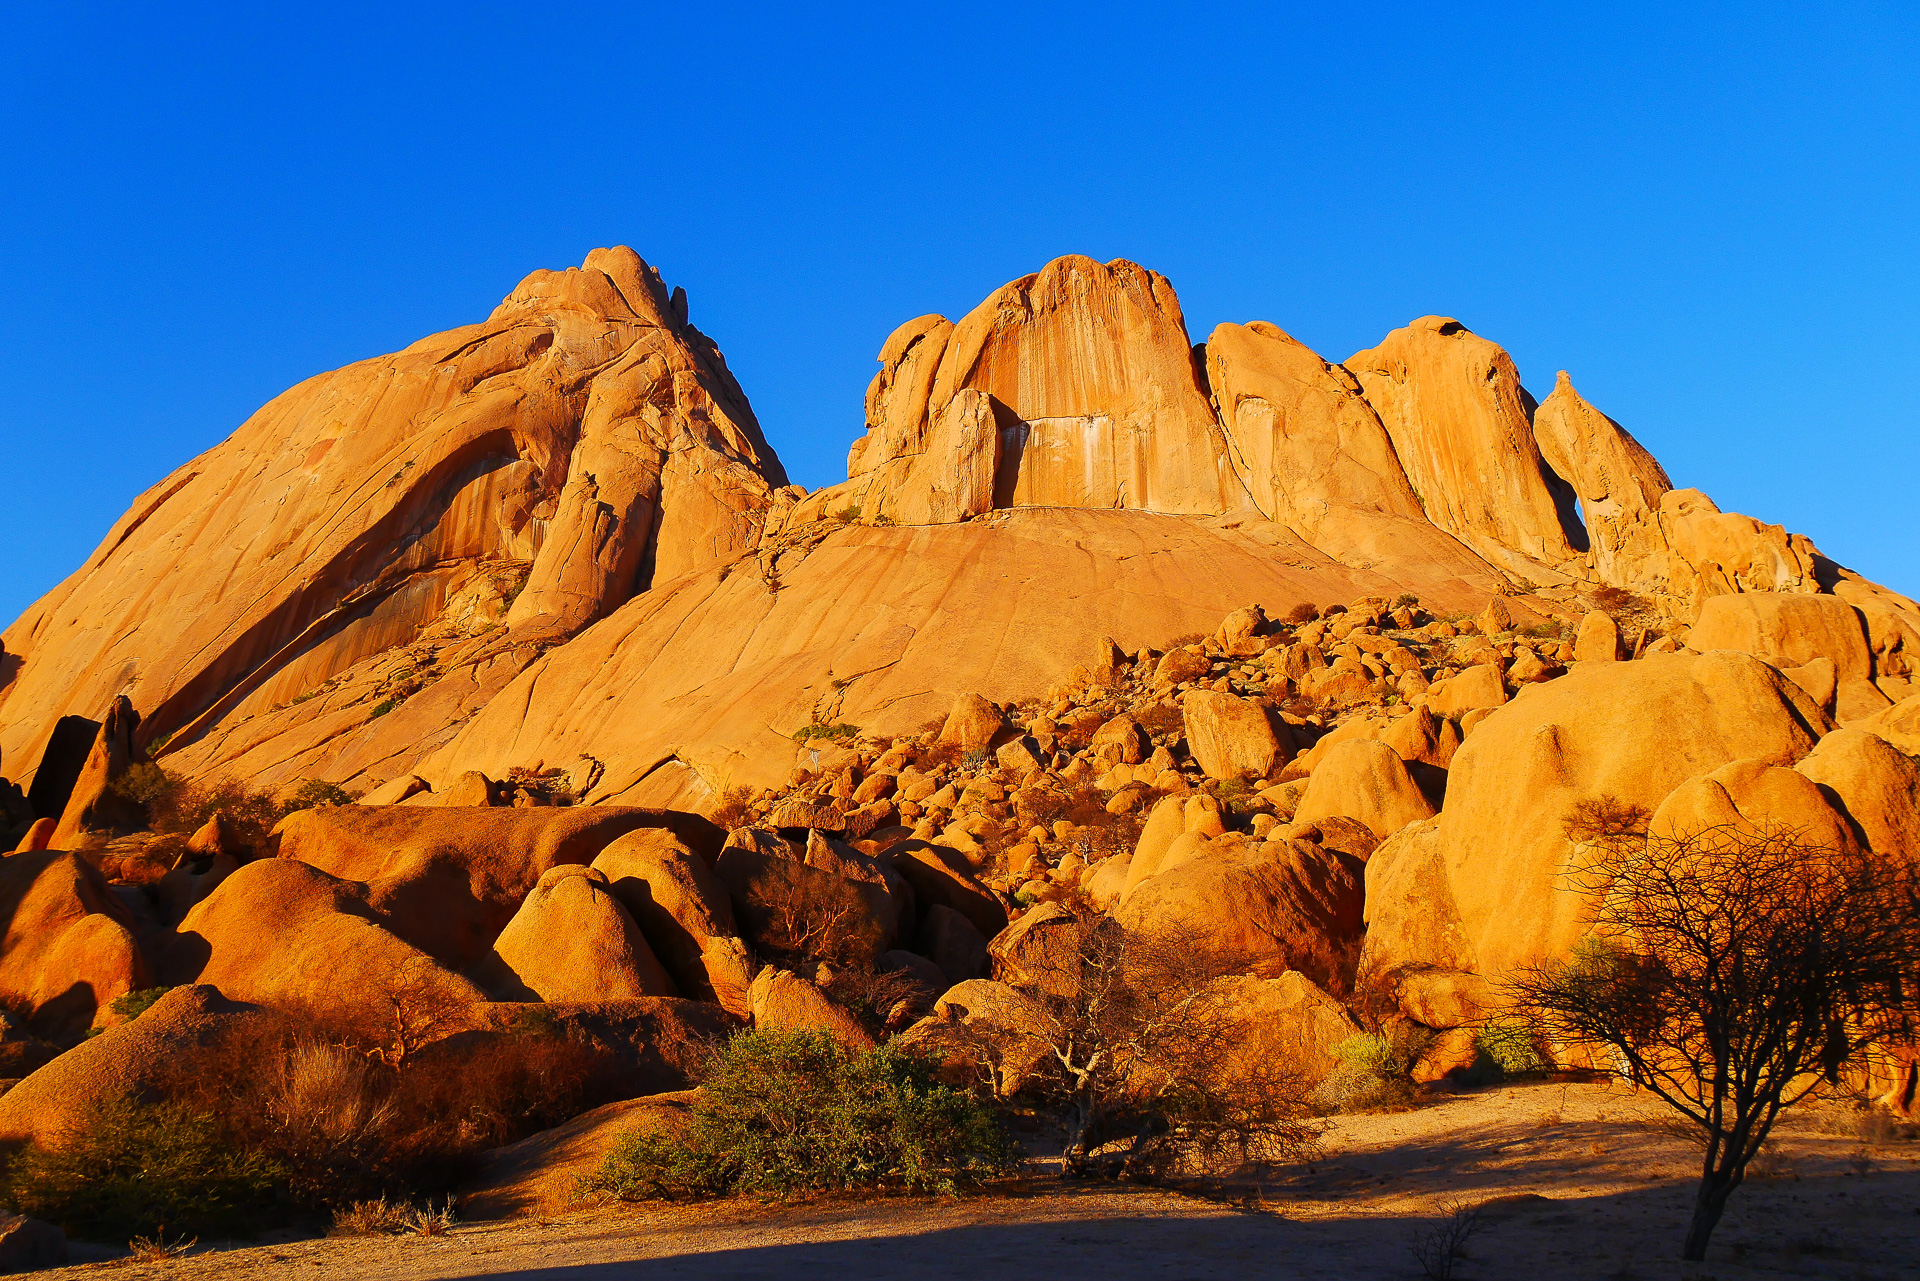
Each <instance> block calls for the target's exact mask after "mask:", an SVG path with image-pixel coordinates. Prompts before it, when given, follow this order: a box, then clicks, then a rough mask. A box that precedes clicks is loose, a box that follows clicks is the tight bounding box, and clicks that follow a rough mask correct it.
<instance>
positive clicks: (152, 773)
mask: <svg viewBox="0 0 1920 1281" xmlns="http://www.w3.org/2000/svg"><path fill="white" fill-rule="evenodd" d="M108 787H109V788H110V789H111V790H112V791H113V792H114V793H115V794H116V795H119V796H121V797H124V798H125V799H127V800H130V801H134V802H136V803H137V804H139V805H141V806H142V807H144V809H145V812H146V815H147V826H148V827H150V828H151V829H152V830H154V831H155V832H159V833H162V834H163V835H164V834H173V835H178V836H183V837H184V836H190V835H192V834H193V833H194V832H197V831H199V830H200V829H201V828H202V827H204V826H205V825H206V823H207V820H209V819H211V818H212V817H213V816H214V815H215V814H221V815H224V816H225V818H226V820H227V824H228V826H229V827H230V828H231V829H232V830H233V833H234V835H235V836H236V837H238V838H239V840H240V843H241V844H242V845H244V846H246V847H247V848H248V849H250V850H253V851H255V852H261V851H264V850H265V849H266V845H267V834H268V833H270V832H271V831H272V830H273V827H274V824H276V823H278V822H279V821H280V820H281V819H283V818H285V817H286V816H287V815H289V814H292V813H294V812H296V811H298V810H303V809H311V808H313V807H315V806H319V805H344V804H349V803H351V802H352V800H353V796H352V794H351V793H348V792H345V791H343V790H341V789H340V788H338V787H336V786H334V785H333V784H331V783H322V782H319V781H317V780H314V779H308V780H306V781H304V782H303V783H301V785H300V786H299V787H298V788H296V789H294V791H293V792H292V793H291V794H290V795H289V797H288V799H287V800H285V801H278V800H275V799H274V798H273V797H272V796H270V795H268V794H267V793H265V792H255V791H253V790H251V789H250V788H248V787H247V786H246V785H245V784H244V783H240V782H238V781H236V780H234V779H231V778H222V779H214V780H212V781H210V782H193V781H189V780H187V779H183V778H180V777H179V776H178V775H175V774H170V773H168V772H167V771H166V770H164V769H162V768H161V767H160V766H158V765H155V764H151V763H146V764H140V765H134V766H132V767H130V768H129V769H128V770H127V771H126V772H125V773H124V774H122V775H121V776H120V777H119V778H117V779H114V780H113V781H112V782H111V783H109V784H108Z"/></svg>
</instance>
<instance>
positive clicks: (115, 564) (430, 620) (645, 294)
mask: <svg viewBox="0 0 1920 1281" xmlns="http://www.w3.org/2000/svg"><path fill="white" fill-rule="evenodd" d="M784 481H785V476H784V474H783V473H782V472H781V471H780V465H779V463H778V461H777V460H775V459H774V457H773V455H772V453H771V451H770V450H768V449H767V447H766V444H765V442H764V440H763V438H762V437H761V435H760V430H759V427H758V425H757V424H756V423H755V422H754V419H753V414H752V411H751V410H750V409H749V408H748V406H747V402H746V398H745V397H744V396H743V395H742V394H741V393H740V390H739V388H738V387H737V386H736V385H735V384H734V381H733V379H732V376H731V375H730V374H729V373H728V372H727V369H726V365H725V363H724V361H723V360H722V359H721V357H720V354H719V352H718V350H717V349H716V348H715V347H714V346H713V344H712V342H711V341H709V340H708V339H707V338H705V336H704V335H701V334H700V333H699V331H697V330H695V329H693V328H692V327H691V326H690V325H688V324H687V323H686V318H685V307H684V296H682V295H677V294H676V295H674V296H673V297H669V295H668V293H667V291H666V289H665V287H664V286H663V285H662V284H661V282H660V279H659V276H658V275H657V274H656V273H655V272H654V271H653V270H652V269H651V268H649V267H648V266H647V265H646V264H645V263H643V262H641V261H640V259H639V258H638V257H637V256H636V255H635V254H634V253H633V252H632V251H631V250H628V249H612V250H596V251H595V252H594V253H593V254H591V255H590V256H589V257H588V259H587V262H586V264H585V265H584V266H582V267H580V268H576V269H573V270H569V271H564V272H550V271H539V272H535V273H534V274H533V275H531V276H529V277H528V278H527V279H526V280H525V281H523V282H522V283H521V284H520V286H519V287H518V288H517V289H515V290H514V291H513V292H512V293H511V294H510V295H508V297H507V299H506V300H505V301H504V302H503V303H501V305H500V307H499V308H498V309H496V310H495V312H494V313H493V315H492V316H491V317H489V318H488V319H487V320H486V321H484V322H482V323H481V324H477V325H469V326H467V327H465V328H461V329H455V330H450V331H448V332H447V333H444V334H437V335H435V336H433V337H431V338H426V339H422V340H421V341H420V342H418V343H415V344H414V345H413V346H411V347H409V348H408V349H407V350H405V351H403V352H399V353H396V354H395V355H391V356H382V357H379V358H377V359H373V360H366V361H361V362H360V363H358V364H355V365H349V366H347V367H346V368H344V369H340V370H336V371H335V372H333V373H330V374H322V375H320V376H318V377H315V378H312V379H309V380H308V381H306V382H304V383H302V384H300V385H299V386H297V387H295V388H293V389H292V390H290V391H288V392H286V393H284V394H282V395H281V396H279V397H277V398H276V399H275V400H273V401H272V402H271V403H269V404H268V405H266V406H265V407H264V408H262V409H261V410H260V411H259V412H258V413H256V414H255V415H254V416H253V417H252V418H250V419H249V420H248V421H247V422H246V423H245V424H243V425H242V426H241V427H240V429H239V430H238V431H236V432H235V433H234V434H233V435H232V436H231V437H229V438H228V439H227V440H226V441H224V442H222V443H221V444H219V445H217V446H215V447H214V448H213V449H211V450H209V451H208V452H207V453H205V454H203V455H201V456H200V457H199V458H196V459H194V460H193V461H192V462H190V463H188V464H186V465H185V466H184V467H182V468H180V470H178V471H176V472H175V473H174V474H173V475H171V476H169V477H167V478H166V479H165V480H163V481H161V482H160V483H159V484H158V485H156V486H154V487H153V488H152V489H151V490H149V491H147V493H145V494H143V495H142V496H141V497H140V498H139V499H138V500H137V501H136V502H135V504H134V506H133V508H132V509H131V510H130V511H129V512H128V513H127V515H126V516H125V517H123V518H122V519H121V521H120V522H119V523H118V524H117V525H116V526H115V527H114V528H113V530H112V531H111V532H110V533H109V534H108V536H107V538H106V539H105V541H103V542H102V543H101V545H100V548H99V550H98V551H96V552H95V553H94V555H93V556H92V557H91V558H90V559H89V560H88V562H87V563H86V564H85V565H84V566H82V567H81V568H80V569H79V570H78V571H76V572H75V573H74V574H73V575H72V576H71V577H69V578H68V579H67V581H66V582H64V583H62V584H61V585H60V586H59V587H58V588H56V589H55V590H54V591H53V592H51V593H49V594H48V595H47V596H46V597H45V598H44V599H42V600H41V601H40V602H39V603H38V604H36V605H35V606H34V607H33V608H32V609H30V610H29V611H28V612H27V613H26V614H25V615H24V616H23V617H22V618H21V619H20V620H19V621H18V622H17V623H15V624H14V625H13V626H12V627H11V628H9V629H8V630H7V632H6V635H5V646H6V651H7V653H8V654H9V655H19V656H21V660H22V665H21V667H20V669H19V670H18V671H17V673H15V674H14V676H13V679H12V681H11V682H10V683H9V684H8V685H7V686H6V687H5V692H4V699H5V702H4V704H3V706H4V709H5V714H4V716H0V754H4V756H5V758H6V759H7V760H8V761H10V762H15V761H23V760H25V761H33V762H37V761H38V759H39V756H40V754H41V751H42V749H43V747H44V745H45V743H46V742H47V740H48V738H49V737H50V735H51V733H52V729H53V726H54V723H55V722H56V721H57V720H58V718H59V717H60V716H61V715H63V714H66V713H68V712H75V713H79V714H82V715H97V714H98V710H99V709H100V708H102V707H105V706H107V705H108V704H109V703H111V702H112V700H113V698H114V697H115V696H116V695H120V694H126V695H128V696H129V697H130V698H132V700H133V701H134V704H135V705H136V706H137V707H138V708H139V709H140V710H141V712H142V713H143V715H144V720H143V723H142V726H141V732H142V738H143V741H145V742H148V743H151V742H152V741H154V739H155V738H157V737H159V736H161V735H170V736H171V741H172V745H173V746H174V747H175V748H176V750H182V749H184V750H185V751H188V752H191V750H192V748H193V747H194V745H195V744H197V743H200V742H201V741H202V740H204V739H205V738H206V737H207V736H208V735H209V734H210V733H213V732H214V731H215V730H216V729H217V728H218V727H222V726H226V725H230V724H232V723H233V722H237V721H244V720H246V719H247V718H248V717H250V716H256V715H260V714H263V713H266V712H267V711H268V710H269V709H271V708H273V707H276V706H281V705H286V704H289V703H291V702H292V700H295V699H304V698H307V697H309V696H312V695H314V694H316V693H317V692H319V691H321V690H323V689H324V688H326V686H327V683H328V682H329V681H333V680H334V679H335V678H337V677H340V676H341V675H342V674H343V673H348V672H350V671H351V670H352V669H353V668H354V667H355V666H356V664H360V663H362V662H363V661H364V660H366V659H367V658H368V657H369V656H372V655H377V654H381V653H383V652H385V651H388V650H390V649H392V648H393V647H395V646H404V645H408V644H410V643H412V642H414V641H416V640H417V639H419V638H421V637H423V636H429V635H436V636H439V637H441V638H443V639H445V638H463V637H466V636H472V635H477V634H478V633H480V632H482V631H484V630H486V629H487V628H489V627H493V626H495V625H497V624H499V623H501V622H507V623H510V624H511V625H512V626H513V628H514V630H515V631H522V630H538V631H541V632H545V633H548V634H551V633H555V632H557V633H558V634H559V635H561V636H564V635H567V634H569V633H571V632H572V631H575V630H578V629H579V628H580V627H583V626H585V625H586V624H587V623H589V622H591V621H592V620H593V619H594V618H596V617H598V616H599V615H601V614H602V613H605V612H607V611H608V610H610V609H612V608H615V607H617V606H618V605H619V604H621V603H623V602H624V601H625V600H626V599H628V598H629V597H630V596H632V595H633V593H634V592H635V591H637V590H640V589H641V588H644V587H645V586H646V585H647V583H649V582H650V581H652V579H653V578H654V577H656V576H657V577H661V578H671V577H673V576H675V575H678V574H682V573H685V572H686V571H688V570H690V569H694V568H696V567H698V566H700V565H704V564H711V563H714V562H716V561H724V560H727V559H730V558H732V557H734V556H737V555H738V554H739V553H741V552H742V551H745V550H747V549H748V548H750V547H751V546H752V545H753V542H754V539H755V538H756V536H757V534H758V530H759V521H760V513H761V512H762V511H763V510H764V509H765V508H766V506H767V504H768V501H769V495H770V493H771V491H772V489H773V488H774V487H776V486H778V485H780V484H782V483H784ZM516 592H517V593H518V595H517V598H514V594H515V593H516ZM510 598H511V599H510ZM495 653H496V651H493V650H483V651H481V652H477V653H471V654H467V655H464V656H463V657H462V666H463V667H465V668H467V669H468V670H464V671H462V672H461V673H460V676H461V677H465V678H468V681H469V683H470V676H469V672H471V673H472V674H473V675H479V673H478V671H476V670H474V669H475V668H477V667H479V666H482V665H484V663H485V662H486V661H487V660H489V659H491V658H492V657H494V655H495ZM469 665H471V666H469ZM482 679H483V680H484V677H482ZM381 701H382V700H375V699H365V700H363V701H362V702H361V703H360V704H358V705H356V707H355V708H354V709H353V710H351V711H346V710H344V709H330V710H331V711H332V713H333V714H331V715H330V716H329V717H328V718H327V720H328V723H327V724H326V726H325V729H324V731H323V732H324V733H325V734H326V735H327V736H329V737H332V736H337V735H339V734H340V733H342V732H343V731H347V730H350V729H351V728H352V727H353V726H354V725H357V724H360V723H363V722H365V721H367V720H368V719H369V718H370V716H371V714H372V713H373V712H374V709H375V708H377V707H379V706H380V703H381ZM312 710H318V709H312ZM445 710H446V711H448V712H450V711H452V710H453V709H452V708H447V709H445ZM225 755H227V756H228V757H229V758H231V756H232V755H233V753H231V752H228V753H226V754H225ZM189 759H191V760H192V763H193V765H202V764H204V765H205V766H207V767H212V766H214V765H216V764H218V763H221V762H216V761H213V760H208V759H206V758H205V757H204V756H203V757H200V758H198V759H194V758H189ZM26 773H27V772H26V771H21V775H22V777H25V776H26Z"/></svg>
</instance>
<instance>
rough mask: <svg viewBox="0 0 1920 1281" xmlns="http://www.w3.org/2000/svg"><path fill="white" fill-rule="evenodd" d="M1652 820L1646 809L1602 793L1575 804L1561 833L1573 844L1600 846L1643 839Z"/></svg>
mask: <svg viewBox="0 0 1920 1281" xmlns="http://www.w3.org/2000/svg"><path fill="white" fill-rule="evenodd" d="M1650 817H1651V815H1650V814H1649V813H1648V812H1647V809H1646V807H1645V806H1642V805H1634V804H1631V803H1629V802H1627V801H1623V800H1621V799H1619V798H1618V797H1616V796H1609V795H1606V794H1604V793H1603V794H1601V795H1599V796H1594V797H1589V798H1587V799H1585V800H1582V801H1579V802H1576V803H1575V805H1574V806H1573V808H1572V809H1570V810H1568V811H1567V816H1566V817H1565V818H1564V819H1562V820H1561V821H1560V830H1561V831H1562V832H1564V833H1565V834H1566V837H1567V840H1568V841H1569V842H1571V843H1572V844H1574V845H1599V844H1603V843H1606V842H1611V841H1618V840H1623V839H1632V838H1637V837H1640V836H1644V835H1645V834H1646V830H1647V820H1648V818H1650Z"/></svg>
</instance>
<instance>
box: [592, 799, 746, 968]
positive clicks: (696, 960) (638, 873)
mask: <svg viewBox="0 0 1920 1281" xmlns="http://www.w3.org/2000/svg"><path fill="white" fill-rule="evenodd" d="M593 867H594V870H596V871H598V872H601V873H603V874H604V875H605V876H606V878H607V889H608V890H609V891H610V892H611V893H612V894H613V897H614V898H615V899H616V900H618V901H619V903H620V905H621V906H622V907H624V908H626V910H627V914H628V915H629V916H631V917H632V918H633V921H634V924H636V925H638V926H639V927H640V933H641V934H642V935H644V936H645V937H646V940H647V943H648V945H649V946H650V947H651V948H652V950H653V954H654V955H655V956H656V957H658V958H659V960H660V963H661V964H662V965H664V966H665V967H666V969H667V972H668V974H670V975H671V976H672V978H673V981H674V984H675V986H676V987H678V988H679V989H680V993H681V995H683V996H687V997H691V998H693V999H695V1000H702V1001H711V1000H715V999H717V998H716V994H715V993H716V988H715V977H716V976H715V975H714V974H713V973H710V972H709V969H708V961H709V958H710V957H711V959H712V960H713V961H714V962H715V964H716V965H717V966H719V967H720V974H719V976H718V977H719V980H720V983H721V985H723V986H734V985H737V984H742V983H745V982H751V981H752V978H753V976H752V974H751V973H749V974H747V975H746V976H745V978H744V979H742V978H741V977H740V975H739V974H738V973H737V970H736V967H735V966H734V965H733V964H732V963H731V958H730V951H731V950H730V949H724V948H715V949H709V946H708V945H709V944H710V943H711V942H713V941H714V940H716V939H732V938H736V937H738V935H739V929H738V927H736V926H735V924H734V920H733V905H732V904H731V903H730V902H729V901H728V899H727V892H726V889H725V888H724V887H723V886H722V885H721V884H720V881H719V879H718V878H716V877H715V876H714V874H713V869H712V868H710V867H709V866H708V865H707V862H706V860H704V859H702V858H701V857H700V856H699V855H697V854H695V853H694V852H693V851H692V850H689V849H688V848H687V847H686V846H685V845H684V844H682V843H681V842H680V840H679V839H678V838H677V837H675V836H674V835H673V833H672V832H670V831H668V830H667V829H665V828H661V827H642V828H636V829H635V830H633V831H631V832H628V833H627V834H626V835H624V836H620V837H616V838H615V839H614V840H613V842H612V843H611V844H609V845H608V846H607V847H606V848H605V849H603V850H601V851H600V853H599V854H597V855H595V856H594V860H593Z"/></svg>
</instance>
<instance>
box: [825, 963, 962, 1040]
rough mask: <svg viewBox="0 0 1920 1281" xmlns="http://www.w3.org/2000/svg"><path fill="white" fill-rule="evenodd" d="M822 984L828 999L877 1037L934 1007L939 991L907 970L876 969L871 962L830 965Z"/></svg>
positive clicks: (896, 1028) (900, 1026)
mask: <svg viewBox="0 0 1920 1281" xmlns="http://www.w3.org/2000/svg"><path fill="white" fill-rule="evenodd" d="M828 968H829V971H830V977H829V978H828V979H827V982H826V983H825V984H824V985H823V986H822V989H821V990H822V991H824V992H825V993H826V994H827V999H828V1000H830V1001H832V1002H833V1003H834V1004H835V1005H838V1006H839V1007H840V1008H841V1009H843V1010H845V1011H847V1013H849V1014H851V1015H853V1016H854V1018H856V1019H858V1020H859V1021H860V1025H861V1026H862V1027H864V1028H866V1029H867V1031H868V1032H870V1033H872V1034H873V1035H874V1036H875V1037H876V1038H877V1039H881V1040H884V1039H885V1038H886V1034H887V1033H889V1032H897V1031H899V1030H900V1029H901V1028H902V1027H904V1026H905V1025H906V1024H907V1023H908V1022H910V1021H911V1020H913V1019H916V1018H920V1017H922V1016H924V1015H926V1014H928V1013H930V1012H931V1011H932V1009H933V1000H934V996H935V995H936V994H935V993H931V992H929V991H927V989H926V988H924V987H922V986H921V985H920V984H919V983H918V982H916V981H915V980H914V978H913V976H912V975H911V974H908V973H907V972H906V971H904V970H876V969H874V968H872V967H871V966H868V965H858V964H856V965H842V966H838V967H832V966H829V967H828Z"/></svg>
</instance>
